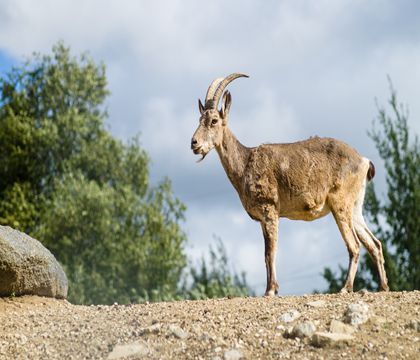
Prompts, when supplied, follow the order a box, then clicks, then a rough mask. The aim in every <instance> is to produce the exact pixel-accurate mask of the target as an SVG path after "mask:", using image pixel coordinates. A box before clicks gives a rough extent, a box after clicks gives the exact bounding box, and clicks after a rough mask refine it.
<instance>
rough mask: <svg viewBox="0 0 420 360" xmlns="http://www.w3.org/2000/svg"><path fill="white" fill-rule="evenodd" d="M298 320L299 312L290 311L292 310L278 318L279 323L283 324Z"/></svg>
mask: <svg viewBox="0 0 420 360" xmlns="http://www.w3.org/2000/svg"><path fill="white" fill-rule="evenodd" d="M299 318H300V312H299V311H297V310H295V309H292V310H289V311H286V312H285V313H283V314H282V315H281V316H280V321H282V322H285V323H289V322H292V321H295V320H296V319H299Z"/></svg>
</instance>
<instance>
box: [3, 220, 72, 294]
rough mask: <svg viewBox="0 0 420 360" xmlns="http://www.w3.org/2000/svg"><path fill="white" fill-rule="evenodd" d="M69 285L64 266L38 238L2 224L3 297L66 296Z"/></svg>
mask: <svg viewBox="0 0 420 360" xmlns="http://www.w3.org/2000/svg"><path fill="white" fill-rule="evenodd" d="M67 288H68V282H67V277H66V274H65V273H64V271H63V269H62V267H61V266H60V264H59V263H58V262H57V260H56V259H55V258H54V256H53V255H52V254H51V253H50V252H49V251H48V250H47V249H46V248H45V247H44V246H43V245H42V244H41V243H40V242H39V241H38V240H35V239H33V238H31V237H30V236H28V235H26V234H24V233H22V232H20V231H17V230H14V229H12V228H11V227H8V226H0V296H11V295H39V296H48V297H56V298H66V297H67Z"/></svg>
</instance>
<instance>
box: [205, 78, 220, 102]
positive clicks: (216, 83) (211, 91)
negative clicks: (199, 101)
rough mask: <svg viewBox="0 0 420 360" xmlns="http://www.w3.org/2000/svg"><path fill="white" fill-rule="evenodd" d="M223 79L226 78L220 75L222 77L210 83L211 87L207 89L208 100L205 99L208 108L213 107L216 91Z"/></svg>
mask: <svg viewBox="0 0 420 360" xmlns="http://www.w3.org/2000/svg"><path fill="white" fill-rule="evenodd" d="M223 80H224V78H222V77H220V78H217V79H215V80H213V82H212V83H211V84H210V86H209V89H208V90H207V94H206V100H205V101H204V104H205V108H206V109H209V108H212V107H213V106H212V105H213V96H214V93H215V91H216V90H217V87H218V86H219V84H220V83H221V82H222V81H223Z"/></svg>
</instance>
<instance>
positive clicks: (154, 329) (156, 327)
mask: <svg viewBox="0 0 420 360" xmlns="http://www.w3.org/2000/svg"><path fill="white" fill-rule="evenodd" d="M161 328H162V325H161V324H153V325H150V326H148V327H145V328H142V329H140V334H142V335H148V334H157V333H159V332H160V329H161Z"/></svg>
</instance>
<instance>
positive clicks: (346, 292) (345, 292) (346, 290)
mask: <svg viewBox="0 0 420 360" xmlns="http://www.w3.org/2000/svg"><path fill="white" fill-rule="evenodd" d="M351 292H353V291H352V290H349V289H347V288H346V287H343V288H342V289H341V290H340V294H349V293H351Z"/></svg>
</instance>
